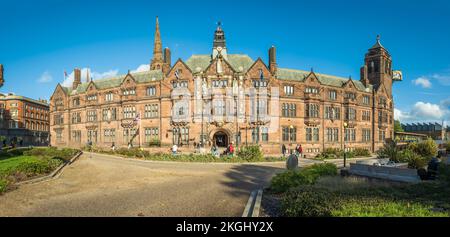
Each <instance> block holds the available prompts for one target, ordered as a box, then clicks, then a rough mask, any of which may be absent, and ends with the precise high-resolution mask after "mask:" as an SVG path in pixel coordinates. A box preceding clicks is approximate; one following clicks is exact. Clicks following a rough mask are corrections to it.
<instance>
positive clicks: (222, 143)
mask: <svg viewBox="0 0 450 237" xmlns="http://www.w3.org/2000/svg"><path fill="white" fill-rule="evenodd" d="M213 142H214V143H215V144H216V145H217V146H218V147H227V146H228V134H226V133H225V132H223V131H218V132H216V133H214V136H213Z"/></svg>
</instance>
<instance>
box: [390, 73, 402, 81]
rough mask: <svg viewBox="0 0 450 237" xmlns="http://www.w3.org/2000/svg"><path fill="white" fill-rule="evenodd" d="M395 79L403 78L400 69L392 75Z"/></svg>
mask: <svg viewBox="0 0 450 237" xmlns="http://www.w3.org/2000/svg"><path fill="white" fill-rule="evenodd" d="M392 79H394V80H402V73H401V72H400V71H394V72H393V75H392Z"/></svg>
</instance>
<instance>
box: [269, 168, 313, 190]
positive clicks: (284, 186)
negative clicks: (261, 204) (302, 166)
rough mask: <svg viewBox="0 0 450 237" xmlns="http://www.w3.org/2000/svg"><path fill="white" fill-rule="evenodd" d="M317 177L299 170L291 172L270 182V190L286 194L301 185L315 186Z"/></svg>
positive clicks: (281, 174)
mask: <svg viewBox="0 0 450 237" xmlns="http://www.w3.org/2000/svg"><path fill="white" fill-rule="evenodd" d="M315 180H316V176H314V175H311V174H305V173H302V172H300V171H297V170H289V171H286V172H283V173H279V174H277V175H275V176H274V177H273V178H272V180H271V181H270V190H271V191H273V192H275V193H281V192H286V191H287V190H289V189H290V188H293V187H298V186H300V185H308V184H313V183H314V182H315Z"/></svg>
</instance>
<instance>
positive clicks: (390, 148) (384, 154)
mask: <svg viewBox="0 0 450 237" xmlns="http://www.w3.org/2000/svg"><path fill="white" fill-rule="evenodd" d="M398 153H399V149H398V147H397V142H396V141H394V140H392V141H389V142H386V143H385V144H384V147H383V148H381V149H379V150H378V151H377V156H378V158H389V160H391V161H394V162H396V160H398Z"/></svg>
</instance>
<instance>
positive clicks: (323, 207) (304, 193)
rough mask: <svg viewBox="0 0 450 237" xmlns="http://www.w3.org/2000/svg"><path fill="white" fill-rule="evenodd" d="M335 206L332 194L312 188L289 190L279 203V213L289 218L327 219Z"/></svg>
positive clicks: (335, 199)
mask: <svg viewBox="0 0 450 237" xmlns="http://www.w3.org/2000/svg"><path fill="white" fill-rule="evenodd" d="M336 206H337V198H335V196H334V195H333V193H332V192H330V191H328V190H326V189H322V188H314V187H312V186H301V187H299V188H296V189H293V190H290V191H289V192H287V193H286V195H285V196H284V197H283V198H282V201H281V211H282V212H283V214H284V215H285V216H289V217H327V216H331V214H332V211H333V210H334V208H336Z"/></svg>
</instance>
